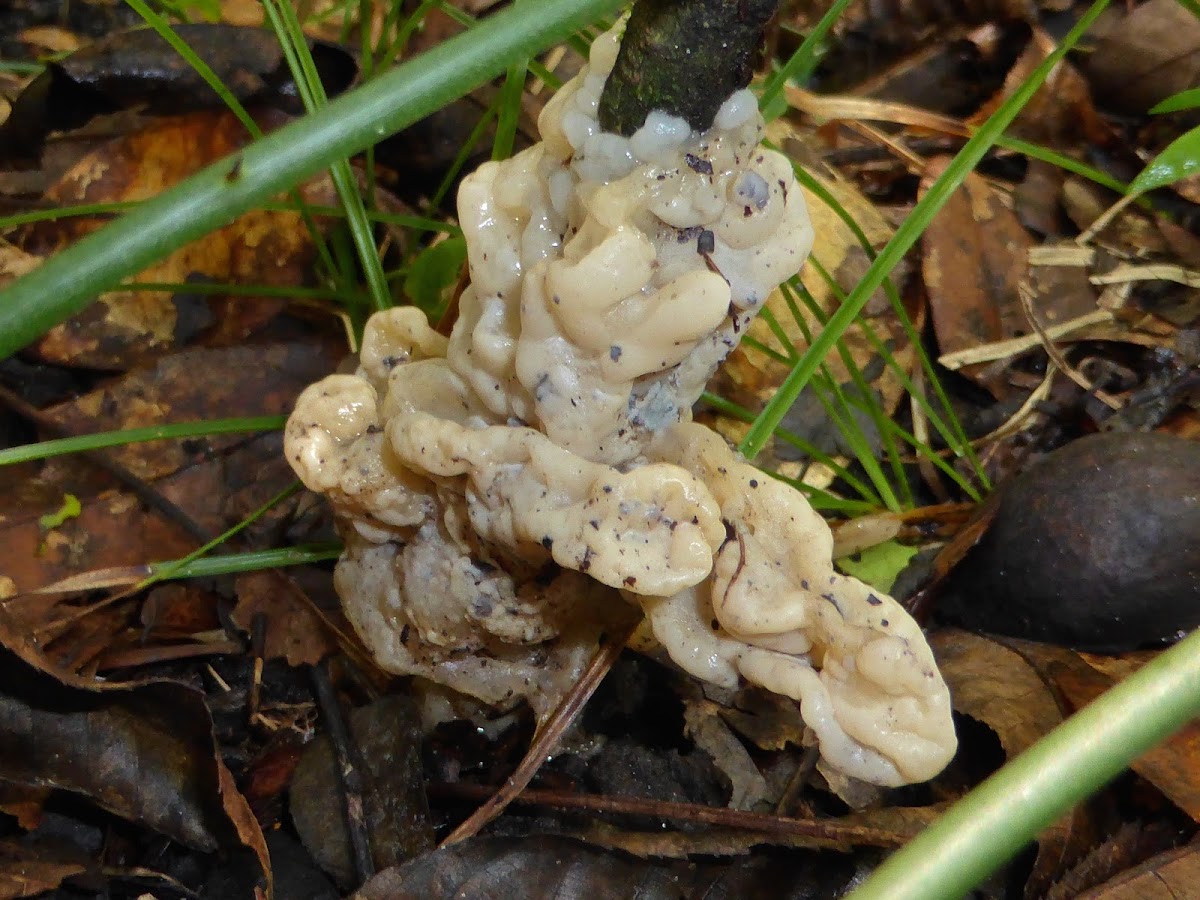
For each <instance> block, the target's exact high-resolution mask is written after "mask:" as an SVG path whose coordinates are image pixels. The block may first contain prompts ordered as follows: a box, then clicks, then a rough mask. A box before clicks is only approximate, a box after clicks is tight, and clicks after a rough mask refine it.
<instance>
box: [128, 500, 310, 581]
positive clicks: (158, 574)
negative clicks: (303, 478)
mask: <svg viewBox="0 0 1200 900" xmlns="http://www.w3.org/2000/svg"><path fill="white" fill-rule="evenodd" d="M303 488H304V485H302V484H301V483H300V482H299V481H293V482H292V483H291V484H289V485H288V486H287V487H285V488H284V489H283V490H282V491H280V492H279V493H278V494H276V495H275V496H274V497H272V498H271V499H270V500H268V501H267V502H266V503H264V504H263V505H262V506H260V507H259V508H258V509H256V510H254V511H253V512H251V513H250V514H249V515H248V516H246V517H245V518H244V519H242V520H241V521H240V522H238V523H237V524H236V525H234V526H233V527H232V528H229V529H227V530H226V531H224V532H222V533H221V534H219V535H217V536H216V537H215V538H213V539H212V540H211V541H209V542H208V543H207V544H205V545H204V546H202V547H197V548H196V549H195V550H193V551H192V552H191V553H189V554H188V555H187V556H185V557H183V558H182V559H177V560H175V561H174V562H169V563H157V564H155V565H152V566H151V569H150V574H149V575H147V576H146V577H145V578H143V579H142V580H141V581H140V582H139V583H138V584H137V586H136V587H135V588H134V590H137V591H140V590H144V589H145V588H148V587H150V585H152V584H156V583H157V582H159V581H167V580H169V579H172V578H178V577H180V576H179V573H180V572H181V571H184V570H185V569H186V568H187V567H188V566H189V565H191V564H192V563H194V562H196V560H198V559H202V558H203V557H205V556H208V554H209V551H210V550H214V549H215V548H217V547H219V546H221V544H223V543H225V542H226V541H227V540H229V539H230V538H231V537H234V536H235V535H237V534H239V533H240V532H242V531H244V530H245V529H246V528H248V527H249V526H251V525H252V524H254V523H255V522H257V521H258V520H259V519H261V518H262V517H263V516H265V515H266V514H267V513H268V512H269V511H270V510H271V509H272V508H274V507H275V506H277V505H279V504H280V503H282V502H283V501H284V500H286V499H287V498H288V497H291V496H293V495H295V494H298V493H300V491H301V490H302V489H303Z"/></svg>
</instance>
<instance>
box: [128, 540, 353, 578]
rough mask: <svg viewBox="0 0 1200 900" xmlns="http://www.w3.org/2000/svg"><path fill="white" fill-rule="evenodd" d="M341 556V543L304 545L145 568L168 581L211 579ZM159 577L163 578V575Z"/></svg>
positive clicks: (159, 563) (161, 563)
mask: <svg viewBox="0 0 1200 900" xmlns="http://www.w3.org/2000/svg"><path fill="white" fill-rule="evenodd" d="M341 554H342V546H341V544H334V543H323V544H305V545H303V546H300V547H281V548H279V549H275V550H254V551H251V552H248V553H230V554H226V555H222V556H206V557H203V558H201V559H197V560H193V561H192V562H190V563H185V564H184V565H182V566H177V565H176V564H177V563H178V562H179V560H170V561H167V562H157V563H150V565H149V567H148V568H149V569H150V573H151V575H152V576H153V575H156V574H157V573H159V572H161V571H163V570H165V569H170V570H171V573H172V574H171V576H170V577H171V578H212V577H213V576H215V575H236V574H238V573H239V572H259V571H262V570H263V569H282V568H284V567H286V566H303V565H310V564H312V563H319V562H327V561H329V560H331V559H337V558H338V557H339V556H341ZM162 577H163V578H164V579H165V577H166V576H162Z"/></svg>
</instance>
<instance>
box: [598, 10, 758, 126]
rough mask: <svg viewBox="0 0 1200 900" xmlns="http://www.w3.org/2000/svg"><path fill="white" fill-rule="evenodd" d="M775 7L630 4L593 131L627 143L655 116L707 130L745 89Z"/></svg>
mask: <svg viewBox="0 0 1200 900" xmlns="http://www.w3.org/2000/svg"><path fill="white" fill-rule="evenodd" d="M777 5H778V0H638V2H637V3H635V4H634V7H633V13H632V14H631V15H630V17H629V22H628V24H627V26H626V28H625V35H624V38H623V39H622V41H621V51H620V53H619V54H618V56H617V64H616V67H615V68H614V69H613V71H612V74H611V75H610V76H609V78H608V82H607V83H606V84H605V85H604V93H603V94H601V96H600V125H601V127H603V128H604V130H605V131H612V132H616V133H617V134H622V135H625V136H629V135H631V134H633V133H634V132H635V131H637V129H638V128H640V127H641V126H642V123H644V122H645V121H646V116H647V115H648V114H649V113H650V112H651V111H652V110H655V109H658V110H662V111H664V112H667V113H670V114H671V115H673V116H680V117H682V118H683V119H686V120H687V123H688V124H689V125H691V126H692V128H694V129H696V130H697V131H703V130H705V129H707V128H708V127H709V126H710V125H711V124H712V120H713V116H715V115H716V113H717V110H718V109H719V108H720V106H721V104H722V103H723V102H724V101H725V98H726V97H728V96H729V95H730V94H732V93H733V92H734V91H735V90H737V89H738V88H743V87H745V86H746V85H747V84H749V83H750V76H751V75H752V74H753V60H754V53H755V51H756V50H757V49H758V47H759V45H760V44H761V43H762V35H763V29H764V28H765V27H766V24H767V22H768V21H769V20H770V18H771V16H772V15H774V13H775V8H776V6H777Z"/></svg>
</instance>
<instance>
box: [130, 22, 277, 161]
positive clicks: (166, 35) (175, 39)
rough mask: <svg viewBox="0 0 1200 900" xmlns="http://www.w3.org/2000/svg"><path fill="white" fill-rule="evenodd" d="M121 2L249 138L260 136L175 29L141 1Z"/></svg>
mask: <svg viewBox="0 0 1200 900" xmlns="http://www.w3.org/2000/svg"><path fill="white" fill-rule="evenodd" d="M125 3H126V4H127V5H128V6H129V7H130V8H131V9H132V10H133V11H134V12H136V13H137V14H138V15H139V16H141V17H142V18H143V19H144V20H145V22H146V24H147V25H149V26H150V27H151V28H153V29H154V30H155V31H156V32H157V33H158V36H159V37H160V38H162V39H163V40H164V41H166V42H167V43H168V44H170V45H171V49H173V50H174V51H175V52H176V53H178V54H179V55H180V57H181V58H182V59H183V61H184V62H186V63H187V64H188V65H189V66H191V67H192V68H193V69H195V71H196V74H198V75H199V76H200V77H201V78H203V79H204V83H205V84H207V85H208V86H209V87H210V88H212V89H213V91H215V92H216V94H217V96H218V97H220V98H221V102H222V103H224V104H225V105H226V106H227V107H229V110H230V112H232V113H233V114H234V115H235V116H237V120H238V121H239V122H241V123H242V126H243V127H244V128H245V129H246V131H248V132H249V133H250V135H251V136H252V137H255V138H260V137H262V129H261V128H259V127H258V123H257V122H255V121H254V119H253V118H251V116H250V113H248V112H246V108H245V107H244V106H242V104H241V102H240V101H239V100H238V98H237V97H235V96H233V92H232V91H230V90H229V88H227V87H226V86H225V82H223V81H222V80H221V79H220V77H219V76H218V75H217V73H216V72H214V71H213V70H212V67H211V66H210V65H209V64H208V63H206V62H205V61H204V60H203V59H201V58H200V56H199V55H198V54H197V53H196V51H195V50H193V49H192V48H191V47H190V46H189V45H188V42H187V41H185V40H184V39H183V38H181V37H180V36H179V35H178V34H176V33H175V29H174V28H172V27H171V23H170V22H168V21H167V20H166V19H164V18H163V17H162V16H160V15H159V14H158V13H156V12H155V11H154V10H152V9H151V8H150V7H149V6H147V5H146V4H145V3H144V2H143V0H125Z"/></svg>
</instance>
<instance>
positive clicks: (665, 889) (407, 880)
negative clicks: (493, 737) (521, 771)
mask: <svg viewBox="0 0 1200 900" xmlns="http://www.w3.org/2000/svg"><path fill="white" fill-rule="evenodd" d="M853 873H854V864H853V862H851V861H850V860H849V859H848V858H846V857H828V856H821V857H818V856H816V855H815V854H812V855H810V854H803V855H802V854H801V853H798V852H795V851H793V852H791V853H789V854H788V855H787V856H786V857H774V858H773V857H767V856H758V857H754V858H751V859H747V860H733V861H730V862H716V863H701V864H696V863H691V862H687V861H682V860H680V861H674V862H658V861H655V860H647V859H637V858H635V857H632V856H629V855H627V854H624V853H616V852H611V851H608V852H606V851H603V850H598V849H596V848H594V847H591V846H589V845H587V844H582V843H579V842H578V841H573V840H569V839H566V838H555V837H535V838H529V839H525V840H514V839H512V838H486V837H485V838H472V839H471V840H468V841H464V842H463V843H460V844H456V845H454V846H453V847H449V848H446V849H444V850H438V851H435V852H434V853H430V854H426V855H425V856H421V857H418V858H417V859H415V860H413V861H412V862H410V863H406V864H405V865H403V866H401V867H399V868H396V869H389V870H388V871H386V872H381V873H380V874H379V875H377V876H375V878H373V879H372V880H371V881H370V882H368V883H367V884H366V885H365V886H363V888H362V889H361V890H360V891H359V892H358V893H356V894H355V895H354V897H353V898H352V900H395V898H399V897H451V896H457V897H472V898H478V900H489V898H494V900H501V898H507V897H512V896H514V892H517V893H519V895H520V896H521V897H522V898H524V900H551V898H553V900H593V898H596V897H638V898H639V900H675V898H678V897H681V896H684V897H704V898H706V900H742V898H745V900H750V898H754V897H788V896H813V897H822V896H825V897H828V896H836V895H838V894H840V893H841V891H842V890H843V889H844V888H845V886H846V884H847V883H848V882H849V880H850V878H851V876H852V875H853Z"/></svg>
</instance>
